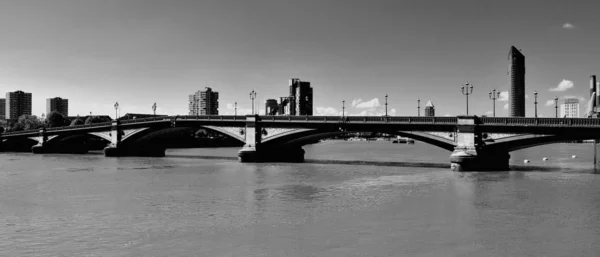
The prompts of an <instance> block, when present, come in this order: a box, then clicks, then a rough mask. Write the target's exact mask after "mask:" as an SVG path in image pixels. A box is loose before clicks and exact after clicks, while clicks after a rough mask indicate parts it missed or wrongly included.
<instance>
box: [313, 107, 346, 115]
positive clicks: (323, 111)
mask: <svg viewBox="0 0 600 257" xmlns="http://www.w3.org/2000/svg"><path fill="white" fill-rule="evenodd" d="M316 111H317V112H316V113H315V115H316V116H337V115H341V114H342V112H341V111H338V110H337V109H335V108H333V107H317V108H316Z"/></svg>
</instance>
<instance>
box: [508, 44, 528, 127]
mask: <svg viewBox="0 0 600 257" xmlns="http://www.w3.org/2000/svg"><path fill="white" fill-rule="evenodd" d="M508 63H509V65H508V73H509V79H510V94H509V99H508V100H509V102H510V108H509V110H510V114H509V115H510V117H525V56H524V55H523V54H522V53H521V52H520V51H519V50H517V48H515V47H514V46H512V47H511V48H510V52H509V53H508Z"/></svg>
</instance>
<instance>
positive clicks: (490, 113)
mask: <svg viewBox="0 0 600 257" xmlns="http://www.w3.org/2000/svg"><path fill="white" fill-rule="evenodd" d="M484 114H485V115H486V116H490V115H492V114H494V112H492V111H487V112H485V113H484Z"/></svg>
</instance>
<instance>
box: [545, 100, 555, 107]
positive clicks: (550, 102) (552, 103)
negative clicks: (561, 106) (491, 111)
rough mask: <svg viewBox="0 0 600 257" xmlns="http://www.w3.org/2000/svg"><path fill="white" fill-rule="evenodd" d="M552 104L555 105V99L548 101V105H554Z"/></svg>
mask: <svg viewBox="0 0 600 257" xmlns="http://www.w3.org/2000/svg"><path fill="white" fill-rule="evenodd" d="M552 105H554V100H548V101H546V106H552Z"/></svg>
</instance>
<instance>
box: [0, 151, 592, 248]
mask: <svg viewBox="0 0 600 257" xmlns="http://www.w3.org/2000/svg"><path fill="white" fill-rule="evenodd" d="M304 149H305V150H306V158H307V159H309V160H308V161H307V163H301V164H285V163H283V164H282V163H263V164H247V163H238V162H237V161H235V160H230V159H227V158H221V157H234V156H235V154H236V151H237V149H232V148H221V149H178V150H169V151H168V153H167V155H168V157H165V158H133V157H131V158H105V157H103V156H102V155H99V154H86V155H32V154H22V153H21V154H16V153H2V154H0V256H599V255H600V244H599V243H598V242H600V174H598V175H597V174H594V171H593V169H592V146H591V145H589V144H555V145H548V146H541V147H536V148H531V149H525V150H521V151H518V152H513V153H511V156H512V158H511V163H512V164H513V165H514V166H513V171H510V172H496V173H456V172H452V171H450V170H449V168H448V167H446V166H449V165H448V156H449V152H446V151H444V150H439V149H437V148H435V147H432V146H428V145H425V144H422V143H419V142H417V143H416V144H415V145H399V144H391V143H389V142H340V141H326V142H323V143H319V144H315V145H309V146H305V147H304ZM572 155H577V157H576V158H572ZM199 156H203V157H199ZM207 156H213V157H214V158H209V157H207ZM543 157H548V158H549V160H548V161H545V162H544V161H542V158H543ZM524 159H529V160H531V163H529V164H523V160H524ZM340 161H342V163H338V162H340ZM343 161H346V163H343ZM357 161H364V163H363V164H360V163H358V162H357ZM403 162H410V163H412V164H415V163H416V164H417V165H411V164H410V163H409V164H406V163H403ZM421 163H422V164H421ZM427 163H434V164H427ZM436 163H437V164H436ZM407 166H410V167H407Z"/></svg>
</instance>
